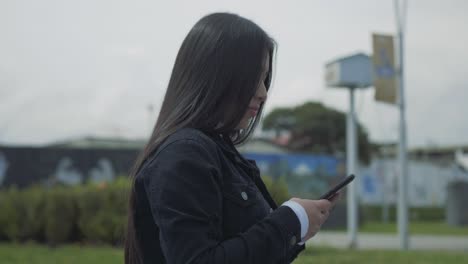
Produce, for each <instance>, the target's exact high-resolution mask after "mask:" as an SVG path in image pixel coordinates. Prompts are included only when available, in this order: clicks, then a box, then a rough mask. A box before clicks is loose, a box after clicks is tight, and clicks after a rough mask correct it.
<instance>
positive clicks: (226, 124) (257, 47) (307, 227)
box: [125, 13, 336, 264]
mask: <svg viewBox="0 0 468 264" xmlns="http://www.w3.org/2000/svg"><path fill="white" fill-rule="evenodd" d="M274 50H275V43H274V41H273V40H272V39H271V38H270V37H269V36H268V35H267V34H266V33H265V32H264V31H263V30H262V29H261V28H260V27H259V26H257V25H256V24H254V23H253V22H252V21H250V20H247V19H245V18H242V17H240V16H237V15H233V14H227V13H216V14H211V15H208V16H206V17H204V18H202V19H201V20H200V21H199V22H198V23H197V24H196V25H195V26H194V27H193V28H192V30H191V31H190V32H189V34H188V35H187V37H186V38H185V40H184V41H183V43H182V46H181V48H180V50H179V53H178V55H177V58H176V61H175V64H174V68H173V71H172V75H171V78H170V81H169V84H168V88H167V92H166V95H165V98H164V101H163V103H162V107H161V111H160V113H159V117H158V120H157V122H156V125H155V127H154V130H153V133H152V135H151V138H150V140H149V142H148V144H147V146H146V147H145V149H144V151H143V152H142V154H141V156H140V157H139V159H138V161H137V162H136V165H135V168H134V172H133V177H134V183H133V188H132V192H131V196H130V205H129V217H128V227H127V238H126V244H125V263H127V264H129V263H131V264H135V263H290V262H291V261H292V260H293V259H294V258H295V257H296V256H297V254H298V253H299V252H300V251H302V250H303V249H304V242H305V241H306V240H307V239H309V238H310V237H312V236H313V235H315V234H316V233H317V232H318V230H319V228H320V226H321V224H322V223H323V222H324V221H325V219H326V218H327V217H328V212H329V210H330V208H331V207H332V206H333V204H334V202H335V201H336V198H334V199H332V201H331V202H330V201H327V200H319V201H314V200H304V199H297V198H293V199H291V200H290V201H288V202H286V203H285V204H283V205H282V206H280V207H278V206H277V205H276V204H275V202H274V201H273V200H272V198H271V196H270V195H269V193H268V191H267V189H266V188H265V185H264V184H263V182H262V180H261V178H260V176H259V170H258V168H257V166H256V165H255V162H253V161H252V160H246V159H244V158H243V157H242V156H241V155H240V154H239V153H238V152H237V150H236V148H235V147H234V146H235V145H237V144H240V143H242V142H244V141H245V140H246V139H247V138H248V137H249V135H251V133H252V132H253V131H254V128H255V127H256V125H257V123H258V121H259V119H260V115H261V113H262V110H263V106H264V103H265V100H266V98H267V91H268V89H269V87H270V81H271V76H272V59H273V55H274Z"/></svg>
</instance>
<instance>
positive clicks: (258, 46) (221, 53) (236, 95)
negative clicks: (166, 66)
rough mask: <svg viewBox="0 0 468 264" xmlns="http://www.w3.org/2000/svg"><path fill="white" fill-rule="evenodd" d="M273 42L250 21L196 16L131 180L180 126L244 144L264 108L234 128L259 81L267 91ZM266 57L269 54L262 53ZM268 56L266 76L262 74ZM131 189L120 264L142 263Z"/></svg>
mask: <svg viewBox="0 0 468 264" xmlns="http://www.w3.org/2000/svg"><path fill="white" fill-rule="evenodd" d="M275 47H276V44H275V42H274V40H273V39H272V38H270V37H269V36H268V34H266V33H265V31H263V30H262V29H261V28H260V27H259V26H258V25H256V24H255V23H254V22H252V21H250V20H248V19H245V18H243V17H240V16H238V15H235V14H229V13H214V14H210V15H207V16H205V17H203V18H202V19H200V20H199V21H198V22H197V23H196V24H195V26H194V27H193V28H192V29H191V30H190V32H189V33H188V35H187V36H186V38H185V39H184V41H183V43H182V46H181V47H180V50H179V52H178V54H177V57H176V60H175V64H174V68H173V70H172V74H171V78H170V80H169V84H168V87H167V91H166V95H165V97H164V101H163V103H162V106H161V110H160V113H159V116H158V119H157V121H156V124H155V126H154V129H153V132H152V134H151V137H150V139H149V141H148V143H147V144H146V146H145V147H144V149H143V151H142V152H141V154H140V155H139V157H138V159H137V161H136V162H135V165H134V168H133V170H132V172H131V175H130V176H131V177H132V178H133V179H135V176H136V175H137V173H138V171H139V170H140V168H141V167H142V165H143V164H144V162H145V161H146V159H147V158H148V157H149V156H150V155H151V154H152V153H153V152H154V151H155V150H156V149H157V148H158V146H159V145H160V144H161V143H162V142H163V141H164V140H165V139H166V138H167V137H168V136H170V135H171V134H172V133H174V132H176V131H177V130H179V129H181V128H185V127H191V128H196V129H199V130H202V131H207V132H214V133H217V134H221V135H225V136H228V137H230V139H231V140H232V141H233V143H234V144H240V143H243V142H244V141H245V140H246V139H247V138H248V137H249V136H250V135H251V133H252V132H253V131H254V129H255V127H256V126H257V124H258V122H259V120H260V116H261V113H262V110H263V104H262V105H261V107H260V110H259V111H258V114H257V116H255V117H254V118H253V119H251V120H250V123H249V125H248V127H247V128H244V129H238V128H237V126H238V124H239V123H240V121H241V120H242V118H243V116H244V114H245V111H246V110H247V108H248V106H249V103H250V100H251V99H252V98H253V96H254V95H255V93H256V91H257V88H258V86H259V84H260V82H261V81H263V82H264V83H265V87H266V89H267V90H268V89H269V87H270V83H271V79H272V59H273V55H274V51H275ZM267 55H269V56H267ZM267 57H268V58H269V61H268V64H269V69H268V74H267V77H266V78H265V79H264V80H261V79H260V78H262V71H263V65H264V62H265V59H266V58H267ZM135 195H136V194H135V188H134V183H133V186H132V189H131V192H130V199H129V200H130V201H129V211H128V223H127V235H126V239H125V263H126V264H136V263H141V259H142V258H141V257H142V256H141V251H140V245H139V240H138V237H137V235H136V227H135V215H136V204H135V202H136V201H135Z"/></svg>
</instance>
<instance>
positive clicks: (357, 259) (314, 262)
mask: <svg viewBox="0 0 468 264" xmlns="http://www.w3.org/2000/svg"><path fill="white" fill-rule="evenodd" d="M0 263H2V264H20V263H21V264H23V263H28V264H55V263H57V264H58V263H60V264H62V263H66V264H85V263H86V264H93V263H96V264H97V263H99V264H110V263H123V251H122V249H116V248H109V247H80V246H76V245H70V246H62V247H58V248H56V249H49V248H47V247H45V246H40V245H33V244H29V245H16V244H0ZM294 263H295V264H306V263H311V264H347V263H359V264H366V263H369V264H370V263H372V264H375V263H379V264H387V263H388V264H396V263H411V264H422V263H424V264H436V263H443V264H451V263H456V264H458V263H468V253H466V252H465V253H463V252H436V251H409V252H399V251H383V250H358V251H353V250H340V249H332V248H323V247H320V248H313V247H309V248H308V249H307V250H306V251H305V252H303V253H301V254H300V256H299V257H298V258H297V259H296V261H295V262H294Z"/></svg>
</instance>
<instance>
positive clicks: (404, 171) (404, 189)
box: [395, 0, 409, 250]
mask: <svg viewBox="0 0 468 264" xmlns="http://www.w3.org/2000/svg"><path fill="white" fill-rule="evenodd" d="M395 14H396V20H397V28H398V54H399V58H398V61H399V63H398V64H399V67H398V76H399V88H400V89H399V93H398V95H399V106H400V144H399V145H398V147H399V148H398V158H399V162H400V168H399V169H400V175H399V176H400V177H399V178H398V189H399V197H398V233H399V236H400V243H401V249H402V250H408V248H409V238H408V162H407V156H406V153H407V152H406V151H407V150H406V148H407V146H406V143H407V142H406V118H405V110H406V108H405V93H404V45H403V44H404V33H403V30H404V20H405V14H406V2H405V1H404V2H403V16H401V15H400V9H399V6H398V0H395Z"/></svg>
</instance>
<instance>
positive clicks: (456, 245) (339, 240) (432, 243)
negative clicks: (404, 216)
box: [307, 231, 468, 252]
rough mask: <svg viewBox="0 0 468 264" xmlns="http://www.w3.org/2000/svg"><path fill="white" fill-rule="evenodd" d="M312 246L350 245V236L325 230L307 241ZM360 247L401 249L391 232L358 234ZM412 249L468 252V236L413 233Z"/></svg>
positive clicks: (411, 239) (340, 246) (345, 246)
mask: <svg viewBox="0 0 468 264" xmlns="http://www.w3.org/2000/svg"><path fill="white" fill-rule="evenodd" d="M307 244H308V245H310V246H313V245H321V246H330V247H337V248H347V247H348V237H347V234H346V233H344V232H330V231H324V232H320V233H319V234H317V235H316V236H315V237H313V238H312V239H310V240H309V241H307ZM357 248H359V249H399V248H400V240H399V237H398V236H397V235H389V234H368V233H366V234H362V233H361V234H358V241H357ZM410 249H411V250H457V251H465V252H468V236H431V235H412V236H411V237H410Z"/></svg>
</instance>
